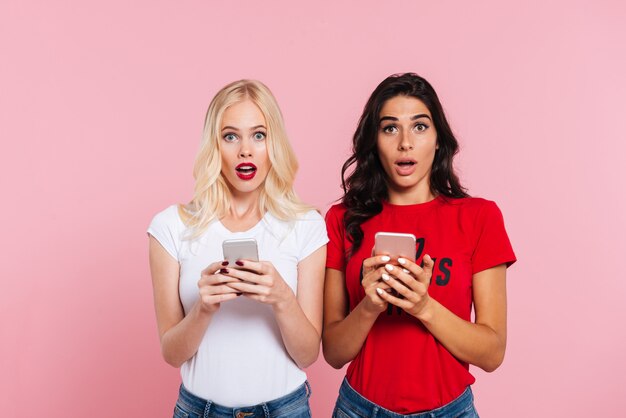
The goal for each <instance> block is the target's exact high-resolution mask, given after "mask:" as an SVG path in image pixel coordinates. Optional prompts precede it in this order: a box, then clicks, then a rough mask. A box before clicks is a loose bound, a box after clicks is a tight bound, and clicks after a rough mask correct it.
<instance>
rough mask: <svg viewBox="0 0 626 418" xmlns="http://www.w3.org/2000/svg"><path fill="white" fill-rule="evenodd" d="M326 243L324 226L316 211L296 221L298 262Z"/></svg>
mask: <svg viewBox="0 0 626 418" xmlns="http://www.w3.org/2000/svg"><path fill="white" fill-rule="evenodd" d="M327 242H328V236H327V235H326V225H325V224H324V219H323V218H322V216H321V215H320V214H319V213H317V211H314V210H312V211H309V212H307V214H306V215H305V216H304V217H302V219H299V220H298V247H299V248H298V261H301V260H304V259H305V258H307V257H308V256H309V255H311V254H313V252H315V250H317V249H318V248H320V247H321V246H322V245H324V244H326V243H327Z"/></svg>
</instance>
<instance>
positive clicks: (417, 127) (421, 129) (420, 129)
mask: <svg viewBox="0 0 626 418" xmlns="http://www.w3.org/2000/svg"><path fill="white" fill-rule="evenodd" d="M426 129H428V125H426V124H424V123H418V124H416V125H415V130H416V131H418V132H424V131H425V130H426Z"/></svg>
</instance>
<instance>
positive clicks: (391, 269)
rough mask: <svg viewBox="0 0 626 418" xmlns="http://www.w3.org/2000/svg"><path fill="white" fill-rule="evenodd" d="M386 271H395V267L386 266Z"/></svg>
mask: <svg viewBox="0 0 626 418" xmlns="http://www.w3.org/2000/svg"><path fill="white" fill-rule="evenodd" d="M385 269H387V271H393V266H392V265H391V264H385Z"/></svg>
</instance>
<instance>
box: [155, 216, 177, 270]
mask: <svg viewBox="0 0 626 418" xmlns="http://www.w3.org/2000/svg"><path fill="white" fill-rule="evenodd" d="M177 217H178V209H177V208H176V207H175V206H173V207H169V208H167V209H165V210H164V211H163V212H160V213H158V214H156V216H155V217H154V218H153V219H152V222H150V226H149V227H148V234H150V235H152V236H153V237H154V238H155V239H156V240H157V241H159V244H161V246H162V247H163V248H165V251H167V252H168V253H169V255H171V256H172V257H174V259H175V260H176V261H178V259H179V256H178V254H179V249H180V231H179V228H178V219H177Z"/></svg>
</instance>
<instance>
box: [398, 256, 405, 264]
mask: <svg viewBox="0 0 626 418" xmlns="http://www.w3.org/2000/svg"><path fill="white" fill-rule="evenodd" d="M398 263H400V264H402V265H405V264H406V258H402V257H400V258H398Z"/></svg>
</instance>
